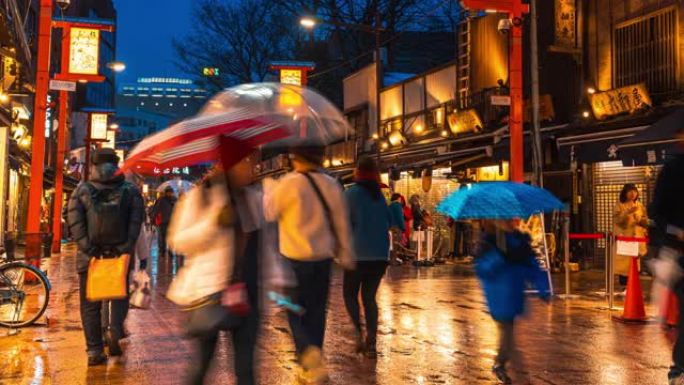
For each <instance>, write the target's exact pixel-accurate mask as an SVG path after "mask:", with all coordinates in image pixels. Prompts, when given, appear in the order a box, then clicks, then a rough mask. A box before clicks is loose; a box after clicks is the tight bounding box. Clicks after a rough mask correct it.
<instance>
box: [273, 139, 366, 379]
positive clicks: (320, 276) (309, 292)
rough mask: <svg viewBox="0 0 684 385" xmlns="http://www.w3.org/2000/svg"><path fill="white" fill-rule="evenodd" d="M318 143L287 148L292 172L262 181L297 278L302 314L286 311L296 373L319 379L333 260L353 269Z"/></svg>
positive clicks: (344, 213)
mask: <svg viewBox="0 0 684 385" xmlns="http://www.w3.org/2000/svg"><path fill="white" fill-rule="evenodd" d="M324 155H325V149H324V148H323V147H315V146H305V147H297V148H291V149H290V155H289V158H290V160H291V163H292V168H293V171H292V172H290V173H288V174H286V175H285V176H283V177H282V178H280V179H279V180H277V181H267V182H266V183H265V185H264V214H265V216H266V220H267V221H270V222H276V223H277V224H278V232H279V243H280V244H279V248H280V253H281V254H282V255H283V256H284V257H285V260H286V261H287V262H288V264H289V266H290V267H291V269H292V271H293V272H294V275H295V277H296V281H297V286H296V287H295V288H294V289H293V290H292V300H293V301H294V303H296V304H298V305H301V306H302V307H303V308H304V313H303V314H296V313H293V312H289V313H288V321H289V324H290V329H291V330H292V337H293V339H294V343H295V349H296V354H297V359H298V362H299V364H300V365H301V369H302V372H301V377H302V378H303V379H304V380H305V381H307V382H310V383H315V384H318V383H322V382H324V381H325V380H326V379H327V377H328V375H327V370H326V368H325V365H324V362H323V350H322V349H323V340H324V337H325V327H326V313H327V305H328V291H329V288H330V274H331V268H332V260H333V259H334V260H336V261H337V262H338V263H339V264H340V265H341V266H342V267H343V268H345V269H346V270H351V269H353V268H354V258H353V251H352V249H351V244H352V241H351V231H350V225H349V217H348V209H347V205H346V203H345V199H344V194H343V191H342V188H341V186H340V184H339V183H338V182H337V181H336V180H335V179H333V178H332V177H330V176H328V175H327V174H325V173H324V172H323V171H322V167H321V165H322V164H323V156H324Z"/></svg>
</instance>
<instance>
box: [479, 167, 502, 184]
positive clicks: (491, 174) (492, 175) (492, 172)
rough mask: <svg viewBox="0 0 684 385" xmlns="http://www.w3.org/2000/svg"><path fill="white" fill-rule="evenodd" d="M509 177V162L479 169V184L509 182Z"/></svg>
mask: <svg viewBox="0 0 684 385" xmlns="http://www.w3.org/2000/svg"><path fill="white" fill-rule="evenodd" d="M508 176H509V169H508V162H502V163H501V164H500V165H495V166H486V167H480V168H478V169H477V181H478V182H497V181H507V180H508Z"/></svg>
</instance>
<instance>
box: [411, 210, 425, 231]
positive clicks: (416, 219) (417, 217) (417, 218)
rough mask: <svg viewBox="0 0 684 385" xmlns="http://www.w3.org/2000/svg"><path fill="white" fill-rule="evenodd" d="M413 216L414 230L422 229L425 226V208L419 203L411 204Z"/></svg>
mask: <svg viewBox="0 0 684 385" xmlns="http://www.w3.org/2000/svg"><path fill="white" fill-rule="evenodd" d="M411 217H412V218H413V230H415V231H417V230H420V229H421V227H422V226H423V209H421V208H420V205H419V204H415V203H414V204H412V205H411Z"/></svg>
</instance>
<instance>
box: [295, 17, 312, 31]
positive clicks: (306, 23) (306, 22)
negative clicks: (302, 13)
mask: <svg viewBox="0 0 684 385" xmlns="http://www.w3.org/2000/svg"><path fill="white" fill-rule="evenodd" d="M299 25H301V26H302V27H304V28H306V29H312V28H314V27H315V26H316V20H314V19H313V18H311V17H302V18H301V19H299Z"/></svg>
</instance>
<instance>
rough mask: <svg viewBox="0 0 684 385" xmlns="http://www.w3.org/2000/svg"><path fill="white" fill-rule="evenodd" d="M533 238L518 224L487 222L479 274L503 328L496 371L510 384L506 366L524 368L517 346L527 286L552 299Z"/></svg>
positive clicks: (495, 318)
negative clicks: (516, 334) (518, 323)
mask: <svg viewBox="0 0 684 385" xmlns="http://www.w3.org/2000/svg"><path fill="white" fill-rule="evenodd" d="M530 242H531V240H530V237H529V235H527V234H525V233H522V232H521V231H519V230H518V229H517V226H516V224H515V221H503V220H500V221H488V220H486V221H483V222H482V232H481V238H480V243H479V245H478V248H479V250H478V255H477V258H476V259H475V272H476V274H477V277H478V278H479V279H480V282H481V283H482V287H483V289H484V293H485V297H486V299H487V306H488V307H489V313H490V314H491V316H492V318H493V319H494V321H496V323H497V327H498V329H499V350H498V354H497V356H496V359H495V363H494V367H493V368H492V372H493V373H494V375H495V376H496V377H497V379H498V380H499V381H501V382H502V383H504V384H510V383H511V378H510V377H509V376H508V373H507V370H506V365H507V364H508V363H509V362H511V363H512V364H513V365H514V366H517V367H518V368H517V369H522V368H521V366H522V360H521V357H520V354H519V352H518V351H517V348H516V344H515V330H514V329H515V320H516V318H517V317H518V316H520V315H521V314H523V312H524V309H525V283H526V282H530V283H532V284H534V286H535V287H536V289H537V290H538V291H539V295H540V297H541V298H542V299H545V300H548V298H549V297H550V294H549V283H548V280H547V277H546V275H545V273H544V272H543V271H542V270H541V268H540V267H539V263H538V262H537V259H536V258H535V254H534V250H533V249H532V246H531V243H530Z"/></svg>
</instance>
